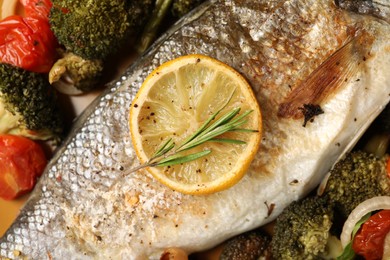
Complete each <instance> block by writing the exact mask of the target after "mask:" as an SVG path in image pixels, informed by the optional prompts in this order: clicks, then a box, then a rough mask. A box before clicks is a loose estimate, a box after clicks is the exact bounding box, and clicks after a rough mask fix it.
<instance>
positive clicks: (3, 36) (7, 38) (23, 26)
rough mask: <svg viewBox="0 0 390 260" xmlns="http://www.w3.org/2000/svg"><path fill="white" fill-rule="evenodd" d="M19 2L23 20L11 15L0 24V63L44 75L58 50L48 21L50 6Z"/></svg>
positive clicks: (26, 0) (47, 2)
mask: <svg viewBox="0 0 390 260" xmlns="http://www.w3.org/2000/svg"><path fill="white" fill-rule="evenodd" d="M22 3H23V4H24V5H25V13H26V16H25V17H21V16H18V15H13V16H9V17H7V18H5V19H3V20H2V21H0V61H1V62H4V63H9V64H12V65H14V66H17V67H20V68H23V69H25V70H29V71H34V72H38V73H47V72H49V71H50V69H51V67H52V65H53V64H54V62H55V61H56V59H57V51H56V48H57V47H58V42H57V39H56V38H55V36H54V34H53V32H52V31H51V30H50V25H49V20H48V12H49V9H48V8H50V7H49V6H51V4H50V2H49V1H43V0H42V1H37V0H35V1H33V0H24V1H22ZM39 3H40V4H39ZM48 4H50V5H49V6H48ZM34 8H36V9H34Z"/></svg>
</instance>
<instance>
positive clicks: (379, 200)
mask: <svg viewBox="0 0 390 260" xmlns="http://www.w3.org/2000/svg"><path fill="white" fill-rule="evenodd" d="M382 209H390V196H378V197H373V198H371V199H368V200H365V201H363V202H362V203H360V204H359V205H358V206H357V207H356V208H355V209H354V210H353V211H352V212H351V214H349V216H348V218H347V221H345V223H344V226H343V231H342V233H341V236H340V240H341V245H342V246H343V248H345V247H346V246H347V244H348V243H349V241H351V239H352V237H351V236H352V231H353V229H354V227H355V225H356V223H357V222H358V221H359V220H360V219H361V218H362V217H363V216H365V215H366V214H368V213H370V212H373V211H376V210H382ZM387 237H388V236H387Z"/></svg>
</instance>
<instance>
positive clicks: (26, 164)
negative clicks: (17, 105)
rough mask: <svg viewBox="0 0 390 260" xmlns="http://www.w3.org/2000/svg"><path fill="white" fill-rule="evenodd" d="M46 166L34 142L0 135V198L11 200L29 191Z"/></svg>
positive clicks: (43, 157) (39, 148) (18, 137)
mask: <svg viewBox="0 0 390 260" xmlns="http://www.w3.org/2000/svg"><path fill="white" fill-rule="evenodd" d="M46 164H47V159H46V156H45V153H44V151H43V149H42V148H41V146H40V145H39V144H37V143H36V142H34V141H32V140H30V139H28V138H25V137H21V136H14V135H0V197H1V198H3V199H6V200H11V199H14V198H17V197H18V196H20V195H22V194H25V193H27V192H29V191H31V189H32V188H33V187H34V185H35V183H36V181H37V179H38V178H39V177H40V176H41V175H42V172H43V170H44V168H45V167H46Z"/></svg>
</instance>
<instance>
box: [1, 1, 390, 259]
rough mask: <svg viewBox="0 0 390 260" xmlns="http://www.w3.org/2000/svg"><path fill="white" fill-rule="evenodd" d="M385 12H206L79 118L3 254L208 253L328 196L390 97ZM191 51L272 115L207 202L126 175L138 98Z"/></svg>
mask: <svg viewBox="0 0 390 260" xmlns="http://www.w3.org/2000/svg"><path fill="white" fill-rule="evenodd" d="M381 1H382V2H379V4H380V5H378V6H376V5H374V4H373V3H370V2H369V1H363V2H362V4H361V5H359V4H358V3H357V2H358V1H352V2H346V1H341V0H339V1H338V2H337V3H335V2H334V1H331V0H321V1H318V0H289V1H287V0H273V1H268V0H267V1H265V0H262V1H259V0H225V1H210V2H206V3H204V4H203V5H201V6H200V7H199V8H197V9H195V10H194V11H193V12H191V13H190V14H188V15H187V16H185V17H184V18H183V19H181V20H180V21H179V22H178V23H176V24H175V25H174V26H173V27H172V28H170V29H169V30H168V31H167V32H166V33H165V34H164V35H163V36H162V37H161V38H160V39H159V40H158V41H157V42H156V43H155V44H154V45H153V46H152V48H150V49H149V50H148V51H147V52H146V53H145V54H144V55H143V56H142V57H141V58H140V59H138V60H137V61H136V62H135V63H134V64H133V65H132V66H131V67H130V68H128V69H127V70H126V71H125V72H124V74H123V75H122V76H121V77H120V78H119V79H118V80H116V81H114V82H112V83H110V84H108V85H107V89H106V90H105V91H104V93H102V95H101V96H100V97H98V98H97V99H96V100H95V101H94V102H92V104H91V105H90V106H89V107H88V108H87V109H86V110H85V112H84V113H83V114H82V115H81V116H80V117H79V118H78V119H77V121H76V122H75V123H74V126H73V128H72V130H71V132H70V134H69V137H68V138H67V140H66V141H65V142H64V144H63V146H62V147H61V148H59V149H58V150H57V152H56V154H55V156H54V158H53V159H52V160H51V162H50V163H49V165H48V167H47V169H46V170H45V173H44V175H43V177H42V178H41V179H40V181H39V183H38V185H37V186H36V188H35V190H34V192H33V193H32V194H31V197H30V199H29V200H28V202H27V203H26V205H25V206H24V208H23V209H22V210H21V213H20V215H19V216H18V218H17V220H16V221H15V223H14V224H13V225H12V226H11V228H10V229H9V230H8V231H7V232H6V234H5V235H4V236H3V237H2V238H1V240H0V255H1V256H2V257H4V258H19V257H24V256H27V257H28V258H29V259H47V258H49V259H158V258H159V257H160V255H161V253H162V252H163V250H164V249H166V248H171V247H175V248H181V249H183V250H184V251H186V252H187V253H191V252H195V251H200V250H205V249H207V248H210V247H213V246H215V245H217V244H218V243H220V242H222V241H224V240H226V239H228V238H229V237H232V236H234V235H236V234H238V233H241V232H244V231H247V230H250V229H253V228H256V227H259V226H261V225H263V224H266V223H268V222H270V221H272V220H273V219H275V217H276V216H277V215H278V214H279V213H280V212H281V211H282V210H283V208H284V207H286V206H287V205H288V204H289V203H291V202H292V201H294V200H297V199H298V198H301V197H302V196H305V195H306V194H307V193H308V192H309V191H311V190H312V189H313V188H314V187H315V186H316V185H318V183H319V182H320V180H321V179H322V177H323V176H324V175H325V174H326V173H327V172H328V170H329V169H330V168H331V167H332V165H334V163H335V162H336V161H337V160H338V159H339V158H340V157H341V156H342V155H343V154H344V153H345V152H346V151H348V150H349V149H351V147H352V146H353V145H354V143H356V141H357V139H358V138H359V136H361V134H362V133H363V132H364V130H365V129H366V128H367V127H368V126H369V124H370V123H371V122H372V121H373V119H374V118H375V117H376V116H377V115H378V114H379V113H380V111H381V110H382V109H383V108H384V106H385V105H386V104H387V103H388V101H389V99H390V73H389V72H390V24H389V6H390V3H389V1H384V0H381ZM353 2H356V3H353ZM376 3H378V2H376ZM340 7H343V8H340ZM192 53H199V54H204V55H209V56H211V57H213V58H216V59H218V60H220V61H222V62H224V63H226V64H228V65H230V66H232V67H233V68H235V69H236V70H238V71H239V72H240V73H242V74H243V75H244V76H245V78H246V79H247V80H248V81H249V82H250V84H251V86H252V87H253V89H254V91H255V93H256V96H257V99H258V101H259V104H260V106H261V108H262V115H263V133H262V136H263V139H262V142H261V148H260V149H259V151H258V153H257V155H256V157H255V159H254V160H253V162H252V164H251V166H250V168H249V170H248V172H247V174H246V175H245V176H244V178H243V179H242V180H241V181H240V182H239V183H238V184H236V185H235V186H233V187H232V188H229V189H227V190H225V191H222V192H218V193H214V194H211V195H207V196H191V195H184V194H181V193H179V192H175V191H173V190H170V189H168V188H167V187H165V186H163V185H161V184H159V183H158V182H157V181H156V180H155V179H153V178H152V177H151V175H149V174H148V173H147V171H140V172H137V173H133V174H126V170H127V169H130V168H132V167H135V166H137V165H138V164H139V162H138V160H137V158H136V156H135V153H134V150H133V147H132V143H131V139H130V134H129V129H128V120H127V118H128V112H129V107H130V104H131V102H132V99H133V97H134V96H135V94H136V92H137V90H138V89H139V87H140V85H141V84H142V82H143V80H144V79H145V77H146V76H147V75H148V74H149V73H150V72H151V71H152V70H153V69H155V68H156V67H157V66H159V65H160V64H162V63H163V62H165V61H168V60H171V59H174V58H176V57H179V56H181V55H185V54H192Z"/></svg>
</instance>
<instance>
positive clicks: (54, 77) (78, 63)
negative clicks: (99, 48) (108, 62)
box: [49, 53, 103, 95]
mask: <svg viewBox="0 0 390 260" xmlns="http://www.w3.org/2000/svg"><path fill="white" fill-rule="evenodd" d="M102 71H103V62H102V61H101V60H84V59H83V58H81V57H80V56H77V55H74V54H72V53H65V54H64V56H63V57H62V58H61V59H59V60H57V61H56V63H55V64H54V65H53V67H52V69H51V70H50V73H49V82H50V84H52V85H53V86H54V87H55V88H56V89H57V90H58V91H60V92H61V93H64V94H68V95H77V94H81V93H83V92H87V91H89V90H91V89H93V88H94V87H95V86H96V85H97V84H98V82H99V80H100V77H101V76H102Z"/></svg>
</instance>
